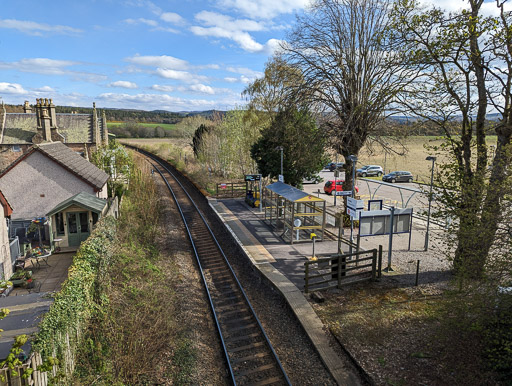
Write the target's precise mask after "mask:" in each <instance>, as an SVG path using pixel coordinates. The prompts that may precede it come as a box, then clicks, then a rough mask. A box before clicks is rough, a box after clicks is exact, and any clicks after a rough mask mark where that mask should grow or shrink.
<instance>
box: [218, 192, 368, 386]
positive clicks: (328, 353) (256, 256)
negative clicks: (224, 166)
mask: <svg viewBox="0 0 512 386" xmlns="http://www.w3.org/2000/svg"><path fill="white" fill-rule="evenodd" d="M209 203H210V206H211V207H212V208H213V210H214V211H215V212H216V213H217V215H218V216H219V218H220V219H221V220H222V221H223V222H224V224H225V225H226V227H227V229H228V230H229V231H230V232H231V234H232V235H233V237H234V238H235V240H236V241H237V242H238V244H239V245H240V247H241V248H242V249H243V250H244V251H245V253H246V255H247V257H248V258H249V259H250V261H251V262H252V263H253V265H254V266H255V268H256V269H258V270H259V272H260V273H261V274H262V276H263V277H265V278H266V279H267V280H268V281H269V282H270V283H271V285H272V286H273V287H274V288H275V289H276V290H278V291H279V292H280V293H281V294H282V296H283V297H284V299H285V300H286V301H287V302H288V304H289V305H290V308H291V309H292V310H293V312H294V313H295V315H296V316H297V318H298V320H299V321H300V323H301V324H302V326H303V328H304V330H305V331H306V333H307V334H308V336H309V338H310V340H311V342H312V343H313V345H314V346H315V348H316V350H317V352H318V353H319V355H320V357H321V359H322V361H323V363H324V364H325V366H326V367H327V369H328V370H329V371H330V373H331V375H332V376H333V378H334V379H335V380H336V382H337V383H338V384H339V385H358V384H360V382H359V376H358V375H357V374H355V373H353V372H352V370H351V369H349V368H347V367H346V365H345V364H344V363H343V361H342V360H341V358H340V357H339V356H338V354H337V353H336V352H335V351H334V349H333V348H332V347H331V346H330V345H329V339H328V336H327V335H326V333H325V327H324V325H323V323H322V322H321V320H320V319H319V318H318V316H317V315H316V313H315V311H314V310H313V308H312V307H311V305H310V304H309V302H308V301H307V299H306V298H305V296H304V294H303V289H304V263H305V262H306V261H307V257H308V256H311V255H312V252H313V250H312V243H310V242H308V243H305V242H302V243H296V244H293V245H291V244H289V243H286V242H285V241H284V240H283V239H282V238H281V237H280V236H281V235H280V233H281V232H279V231H276V230H273V229H271V228H270V227H269V226H268V225H267V224H266V223H265V222H264V221H263V220H264V213H260V212H259V209H257V208H251V207H249V206H248V205H247V204H246V203H245V201H244V200H243V199H226V200H217V199H211V198H210V199H209ZM337 246H338V243H337V241H328V240H323V241H320V242H316V244H315V254H323V253H336V249H337Z"/></svg>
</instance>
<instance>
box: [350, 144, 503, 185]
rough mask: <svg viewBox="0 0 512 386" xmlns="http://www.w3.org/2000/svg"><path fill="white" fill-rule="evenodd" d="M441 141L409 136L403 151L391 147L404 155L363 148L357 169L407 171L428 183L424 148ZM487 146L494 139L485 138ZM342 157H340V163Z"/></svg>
mask: <svg viewBox="0 0 512 386" xmlns="http://www.w3.org/2000/svg"><path fill="white" fill-rule="evenodd" d="M441 143H443V141H442V140H440V139H438V137H427V136H411V137H408V138H406V139H405V141H404V142H403V144H404V147H405V148H404V149H402V148H401V146H399V145H391V146H392V148H393V150H394V151H395V152H396V153H402V152H403V153H404V154H403V155H399V154H396V153H389V152H388V153H387V154H386V153H384V151H383V150H382V149H373V151H372V150H371V149H369V148H368V147H366V146H365V147H364V148H363V149H362V150H361V152H359V161H358V167H361V166H363V165H380V166H382V167H383V168H384V170H385V172H386V173H389V172H392V171H395V170H407V171H409V172H411V173H412V174H413V176H414V179H415V180H418V181H420V182H428V181H429V180H430V168H431V166H432V162H431V161H427V160H426V159H425V158H427V157H428V156H429V155H431V153H430V152H429V151H428V150H427V149H426V148H425V146H429V145H430V146H435V145H441ZM487 144H488V145H496V137H495V136H489V137H488V138H487ZM489 156H491V154H490V155H489ZM342 158H343V157H340V160H341V161H342ZM443 161H445V162H446V159H445V160H443V159H442V158H439V157H438V159H437V162H436V163H438V162H443Z"/></svg>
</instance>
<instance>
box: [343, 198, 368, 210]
mask: <svg viewBox="0 0 512 386" xmlns="http://www.w3.org/2000/svg"><path fill="white" fill-rule="evenodd" d="M347 208H350V209H353V210H357V209H361V210H362V209H364V201H363V200H356V199H355V198H352V197H347Z"/></svg>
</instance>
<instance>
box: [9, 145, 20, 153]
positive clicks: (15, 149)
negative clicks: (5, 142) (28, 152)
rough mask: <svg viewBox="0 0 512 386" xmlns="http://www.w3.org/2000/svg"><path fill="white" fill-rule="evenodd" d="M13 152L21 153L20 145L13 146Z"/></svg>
mask: <svg viewBox="0 0 512 386" xmlns="http://www.w3.org/2000/svg"><path fill="white" fill-rule="evenodd" d="M11 149H12V151H15V152H20V151H21V147H19V145H12V148H11Z"/></svg>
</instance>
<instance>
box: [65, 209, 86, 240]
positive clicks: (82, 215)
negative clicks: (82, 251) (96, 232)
mask: <svg viewBox="0 0 512 386" xmlns="http://www.w3.org/2000/svg"><path fill="white" fill-rule="evenodd" d="M67 219H68V245H69V246H70V247H77V246H79V245H80V243H81V242H82V241H84V240H85V239H86V238H87V237H89V233H90V232H89V221H88V216H87V212H68V214H67Z"/></svg>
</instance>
